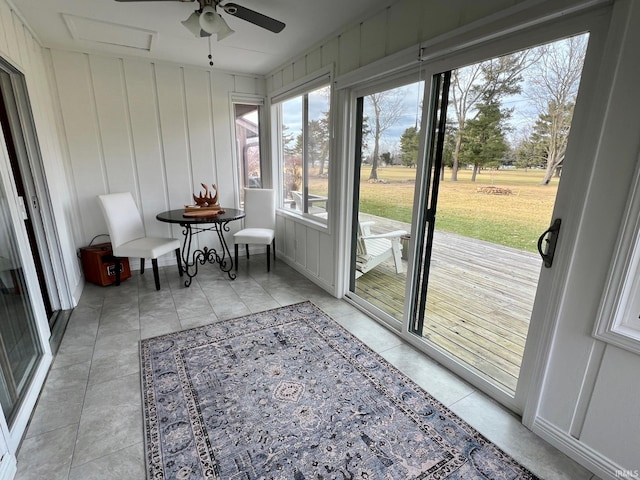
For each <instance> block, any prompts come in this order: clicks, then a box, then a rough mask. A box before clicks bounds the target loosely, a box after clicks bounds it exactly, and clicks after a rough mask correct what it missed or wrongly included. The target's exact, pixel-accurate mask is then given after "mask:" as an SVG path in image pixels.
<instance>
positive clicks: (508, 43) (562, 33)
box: [337, 5, 612, 425]
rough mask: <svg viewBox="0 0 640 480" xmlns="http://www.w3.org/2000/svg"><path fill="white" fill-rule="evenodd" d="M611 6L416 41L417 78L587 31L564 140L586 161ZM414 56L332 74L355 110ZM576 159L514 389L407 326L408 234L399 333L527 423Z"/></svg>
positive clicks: (537, 388)
mask: <svg viewBox="0 0 640 480" xmlns="http://www.w3.org/2000/svg"><path fill="white" fill-rule="evenodd" d="M611 10H612V9H611V6H610V5H604V6H602V5H601V6H594V7H592V8H590V9H587V10H585V11H581V12H570V13H567V14H566V15H550V16H549V17H546V18H540V19H539V21H532V22H530V23H523V25H522V26H521V27H513V26H509V25H508V24H506V23H505V24H504V25H503V26H504V31H502V32H495V31H492V32H484V34H483V33H478V36H477V37H475V38H471V39H470V38H468V37H469V34H468V32H464V33H463V34H461V38H460V39H458V41H457V40H456V38H455V37H453V36H452V37H451V41H450V43H448V44H447V43H446V42H445V44H444V45H443V44H438V43H435V44H433V45H430V46H427V47H422V46H416V47H415V52H420V60H422V78H423V79H424V80H425V88H426V87H427V86H428V85H430V83H431V82H430V81H429V79H431V78H432V77H433V76H434V75H437V74H440V73H442V72H446V71H450V70H453V69H456V68H460V67H464V66H466V65H470V64H473V63H476V62H479V61H483V60H486V59H488V58H493V57H498V56H501V55H504V54H507V53H510V52H513V51H517V50H523V49H526V48H531V47H534V46H536V45H540V44H543V43H547V42H551V41H554V40H558V39H561V38H566V37H569V36H573V35H577V34H581V33H586V32H589V33H590V38H589V45H588V49H587V54H586V58H585V63H584V68H583V74H582V81H581V85H580V93H579V95H578V100H577V104H576V110H575V114H574V120H573V123H572V133H573V135H572V138H574V140H573V141H570V144H569V147H568V149H567V156H568V157H572V158H581V157H582V158H589V159H590V160H589V162H592V161H593V160H592V159H591V157H593V156H592V155H589V154H588V153H589V151H590V150H591V151H593V150H594V149H595V148H596V146H595V144H596V142H597V138H590V137H589V136H588V135H585V131H587V130H588V126H589V123H588V122H589V117H590V116H591V115H592V113H593V112H597V113H598V112H600V110H601V109H602V108H603V103H602V102H600V103H598V104H595V105H588V104H587V102H586V101H584V99H585V98H588V97H592V98H593V97H597V95H596V92H597V88H596V86H597V84H598V78H599V72H598V65H599V62H600V59H601V58H602V54H603V46H604V42H605V39H606V33H607V26H608V23H609V18H610V15H611ZM417 57H418V55H414V60H410V58H411V56H410V55H409V54H408V53H407V52H404V53H403V59H404V60H397V63H399V62H401V61H404V62H405V64H404V66H402V67H398V66H397V65H396V67H395V70H394V73H392V74H390V76H389V77H384V74H381V73H378V74H377V75H376V79H375V80H374V81H370V82H367V81H364V80H363V81H362V82H360V83H359V82H358V81H357V80H356V78H355V75H354V74H351V75H349V76H347V77H345V78H343V79H340V78H339V79H337V85H338V86H339V87H340V86H342V87H343V88H345V89H347V90H348V91H349V92H350V101H351V104H350V105H349V106H348V107H346V108H347V109H348V110H349V111H352V112H353V110H355V108H354V102H355V99H357V98H358V97H359V96H362V95H366V93H367V92H371V91H379V90H382V89H383V86H384V85H386V84H389V83H390V82H393V80H394V79H396V82H397V79H398V78H399V77H400V76H401V75H400V74H399V73H398V72H399V71H402V72H403V74H402V75H415V76H416V77H417V72H418V70H419V68H420V66H418V65H417V64H418V63H419V62H418V58H417ZM392 63H393V62H390V63H389V65H392ZM378 68H380V67H378ZM414 72H416V73H414ZM363 73H368V74H371V71H367V69H365V71H364V72H363ZM396 85H397V83H396ZM430 96H431V92H430V91H428V92H426V93H425V96H424V99H425V100H424V103H425V104H426V103H427V102H428V101H429V100H428V99H430ZM596 103H597V102H596ZM599 109H600V110H599ZM423 110H424V109H423ZM425 118H426V115H425V112H424V111H423V122H422V127H421V131H422V132H426V131H427V128H428V127H427V126H426V125H425ZM351 125H352V127H351V129H350V137H349V138H351V139H353V136H354V131H355V115H354V114H353V113H352V114H351ZM582 137H584V138H587V139H588V141H582V142H577V141H576V140H575V139H576V138H582ZM351 142H352V143H353V140H351ZM424 143H425V141H424V135H422V136H421V141H420V149H419V152H420V154H421V155H425V145H424ZM578 143H581V144H578ZM351 146H353V145H351ZM354 152H355V149H354V148H350V149H349V156H348V160H347V162H346V163H347V164H348V168H347V169H346V172H345V173H346V174H347V175H348V177H347V178H353V173H354V172H353V164H354V161H353V160H354V159H353V155H354ZM423 158H424V157H423ZM424 163H425V162H420V163H419V165H418V172H417V178H416V195H415V198H414V212H413V219H412V225H417V224H418V223H417V222H420V221H421V219H422V217H421V215H422V213H421V210H423V209H424V208H425V202H426V201H425V200H424V199H423V198H422V196H423V194H422V192H423V191H425V188H426V185H425V182H426V181H427V178H426V176H425V175H426V172H424V171H423V170H421V168H426V166H425V165H424ZM576 164H577V162H573V164H571V162H569V164H568V165H567V166H566V167H565V168H564V169H563V176H564V177H568V178H565V179H564V180H565V181H564V182H563V183H562V185H561V188H560V189H559V192H558V196H557V198H556V204H555V207H554V212H553V218H557V217H562V218H563V235H562V239H561V241H560V242H559V243H558V248H557V250H556V255H557V257H556V261H555V262H554V267H553V268H552V269H543V271H542V272H541V274H540V277H539V284H538V291H537V294H536V300H535V304H534V309H533V313H532V316H531V323H530V328H529V334H528V337H527V343H526V347H525V354H524V358H523V362H522V367H521V371H520V382H519V384H518V389H517V391H516V395H515V397H512V396H510V395H508V394H507V393H505V392H504V391H502V390H500V389H499V388H497V387H495V386H493V385H491V384H489V383H488V382H486V381H484V380H483V379H481V378H480V377H478V376H477V375H476V373H475V372H473V371H472V370H471V369H470V368H468V367H466V366H464V365H463V364H460V363H457V362H452V359H451V357H450V355H448V354H447V353H446V352H444V351H441V350H439V349H437V348H434V347H432V346H429V345H427V344H426V343H425V342H424V341H423V340H422V339H421V338H419V337H416V336H415V335H414V334H413V333H411V331H410V328H409V320H410V319H409V316H408V315H409V313H408V312H410V311H411V308H410V306H411V304H412V303H413V302H414V296H413V291H412V284H413V282H414V281H415V280H414V276H415V275H414V272H415V271H416V265H415V262H416V259H415V257H416V256H415V255H414V251H415V248H416V245H415V244H416V242H415V240H414V239H413V235H412V240H411V242H410V252H409V267H408V272H407V289H406V298H405V314H404V319H403V322H402V326H401V333H400V334H401V336H402V337H403V338H404V339H405V340H406V341H407V342H408V343H410V344H412V345H414V346H415V347H417V348H419V349H420V350H423V351H425V352H426V353H427V354H428V355H429V356H432V357H433V358H434V359H435V360H436V361H438V362H440V363H445V364H446V365H447V368H449V369H450V370H452V371H453V372H454V373H456V374H458V375H460V376H461V377H462V378H464V379H465V380H467V381H468V382H469V383H471V384H472V385H473V386H475V387H476V388H478V389H479V390H481V391H483V392H485V393H487V394H488V395H489V396H491V397H492V398H494V399H495V400H497V401H498V402H500V403H502V404H503V405H505V406H506V407H508V408H509V409H511V410H513V411H514V412H516V413H518V414H523V416H524V423H525V424H526V425H531V424H532V422H533V421H534V418H535V409H536V405H537V403H538V397H539V394H540V392H541V389H542V384H543V382H544V374H545V369H546V365H547V362H548V355H549V352H550V346H551V342H552V340H553V331H554V328H555V324H556V322H557V321H558V319H557V312H558V310H559V305H560V302H561V301H562V294H563V292H564V290H565V288H566V280H567V272H568V268H569V265H570V261H571V256H572V251H573V250H574V248H575V244H576V240H577V235H578V227H579V220H580V215H581V211H582V206H583V204H584V198H585V195H586V190H587V185H588V182H589V178H590V173H591V170H592V168H593V164H592V163H589V164H581V165H576ZM350 188H351V189H350V190H349V191H347V192H346V195H345V196H344V197H343V201H344V203H345V204H346V205H352V204H353V203H352V202H353V190H352V189H353V188H354V187H353V184H352V186H351V187H350ZM347 220H348V222H350V223H347V225H349V226H350V225H352V223H351V222H352V221H353V218H352V215H349V216H348V217H347ZM347 231H348V232H347ZM347 233H348V235H349V236H347V238H346V243H345V244H346V245H347V246H348V245H350V242H351V241H352V238H351V229H348V228H347V229H345V232H344V234H345V235H347ZM346 253H348V252H345V254H346ZM345 270H348V269H345ZM343 274H344V275H345V278H347V277H346V276H347V275H348V274H349V272H347V271H345V272H343ZM348 287H349V281H348V280H347V281H346V287H345V291H344V292H343V295H344V296H345V297H346V298H348V299H349V300H350V301H352V302H353V303H355V304H356V305H358V306H359V307H360V308H362V309H366V310H367V311H368V313H370V314H371V315H372V316H373V317H374V318H376V319H377V320H379V321H381V322H382V323H384V324H386V325H387V326H390V327H392V328H394V329H397V325H394V323H393V322H390V321H389V319H388V318H387V316H386V315H385V314H384V312H380V311H377V309H375V308H374V309H368V308H367V306H366V304H365V303H363V302H361V301H359V299H357V298H355V297H354V296H353V295H352V294H351V293H350V292H349V291H348Z"/></svg>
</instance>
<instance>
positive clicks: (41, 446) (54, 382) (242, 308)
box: [16, 257, 597, 480]
mask: <svg viewBox="0 0 640 480" xmlns="http://www.w3.org/2000/svg"><path fill="white" fill-rule="evenodd" d="M260 260H261V259H260V258H256V257H253V258H252V259H251V263H250V264H249V265H248V266H247V262H243V261H242V262H241V263H242V265H241V268H240V271H239V272H238V278H237V279H236V280H235V281H229V280H228V279H227V278H226V276H223V275H222V274H221V273H220V272H219V270H217V269H213V268H212V267H209V268H205V269H203V270H202V271H201V272H200V274H199V275H198V277H196V279H195V280H194V282H193V284H192V285H191V287H190V288H185V287H184V286H182V283H181V282H180V281H179V278H178V276H177V275H176V272H175V268H166V269H162V271H161V286H162V290H160V291H156V290H155V289H154V286H153V276H152V275H151V272H148V273H147V274H145V275H144V276H142V277H141V276H140V275H139V273H138V272H134V274H133V276H132V278H130V279H128V280H126V281H125V282H123V283H122V285H121V286H120V287H115V286H111V287H98V286H95V285H90V284H88V285H87V286H86V288H85V290H84V292H83V294H82V298H81V299H80V303H79V305H78V307H77V308H76V309H75V310H74V312H73V314H72V316H71V319H70V321H69V325H68V327H67V331H66V332H65V335H64V338H63V340H62V343H61V346H60V350H59V352H58V354H57V356H56V358H55V359H54V362H53V365H52V367H51V371H50V373H49V377H48V379H47V381H46V384H45V386H44V389H43V391H42V394H41V397H40V399H39V402H38V405H37V407H36V409H35V412H34V415H33V418H32V420H31V423H30V425H29V428H28V431H27V434H26V436H25V439H24V441H23V443H22V446H21V448H20V451H19V453H18V474H17V476H16V480H45V479H46V480H98V479H100V480H123V479H127V480H130V479H131V480H136V479H141V480H143V479H144V478H145V466H144V455H143V427H142V414H141V410H142V405H141V394H140V378H139V359H138V341H139V340H140V338H146V337H152V336H156V335H161V334H164V333H169V332H172V331H176V330H181V329H186V328H190V327H194V326H199V325H203V324H207V323H210V322H216V321H218V320H223V319H227V318H232V317H237V316H240V315H245V314H249V313H252V312H258V311H261V310H266V309H270V308H276V307H279V306H282V305H287V304H291V303H295V302H299V301H304V300H311V301H313V302H314V303H315V304H316V305H318V306H319V307H320V308H322V309H323V310H324V311H326V312H327V313H328V314H330V315H331V316H332V317H333V318H334V319H335V320H337V321H338V322H339V323H341V324H342V325H343V326H344V327H346V328H347V329H349V330H350V331H351V332H352V333H353V334H354V335H356V336H358V337H359V338H361V339H362V340H363V341H364V342H366V343H367V344H368V345H369V346H370V347H371V348H373V349H374V350H376V351H377V352H379V353H380V354H381V355H383V356H384V357H385V358H386V359H387V360H389V361H390V362H391V363H393V364H394V365H396V366H397V367H398V368H399V369H400V370H402V371H403V372H404V373H406V374H407V375H408V376H410V377H411V378H412V379H413V380H414V381H416V382H417V383H418V384H420V385H421V386H422V387H423V388H425V389H426V390H427V391H429V392H430V393H431V394H432V395H433V396H435V397H436V398H437V399H438V400H440V401H441V402H442V403H444V404H445V405H447V406H449V407H450V408H451V409H452V410H453V411H454V412H455V413H457V414H458V415H459V416H461V417H462V418H463V419H465V420H466V421H467V422H469V423H470V424H471V425H473V426H474V427H475V428H476V429H478V430H479V431H480V432H482V433H483V434H484V435H485V436H487V437H488V438H489V439H490V440H492V441H494V442H495V443H496V444H498V445H499V446H500V447H501V448H503V449H504V450H506V451H507V452H508V453H509V454H511V455H512V456H514V457H515V458H516V459H517V460H518V461H520V462H521V463H522V464H523V465H525V466H526V467H528V468H529V469H531V470H532V471H533V472H535V473H536V474H537V475H539V476H540V477H541V478H543V479H547V480H552V479H566V480H594V479H596V478H597V477H595V476H594V475H592V474H591V473H590V472H588V471H587V470H586V469H584V468H583V467H581V466H580V465H578V464H576V463H575V462H573V461H572V460H571V459H569V458H568V457H566V456H565V455H564V454H562V453H560V452H558V451H557V450H555V449H554V448H553V447H551V446H550V445H548V444H547V443H545V442H544V441H542V440H540V439H539V438H538V437H536V436H535V435H533V434H532V433H531V432H530V431H528V430H527V429H526V428H524V427H523V426H522V425H521V424H520V422H519V421H518V419H517V418H516V417H514V416H513V415H512V414H510V413H509V412H507V411H505V410H504V409H503V408H501V407H500V406H499V405H497V404H496V403H495V402H493V401H492V400H490V399H488V398H487V397H486V396H485V395H483V394H482V393H480V392H478V391H476V390H475V389H474V388H472V387H471V386H470V385H469V384H467V383H466V382H464V381H462V380H461V379H459V378H458V377H456V376H455V375H453V374H452V373H450V372H449V371H447V370H446V369H444V368H442V367H441V366H439V365H438V364H437V363H435V362H433V361H432V360H430V359H429V358H427V357H426V356H424V355H423V354H421V353H419V352H418V351H417V350H415V349H414V348H412V347H411V346H409V345H407V344H406V343H404V342H403V341H402V340H401V339H400V338H399V337H398V336H396V335H395V334H393V333H391V332H389V331H388V330H387V329H386V328H384V327H382V326H380V325H379V324H378V323H376V322H375V321H373V320H371V319H370V318H368V317H367V316H366V315H365V314H363V313H362V312H360V311H359V310H357V309H355V308H354V307H352V306H351V305H350V304H349V303H347V302H345V301H342V300H338V299H336V298H334V297H332V296H331V295H329V294H327V293H326V292H325V291H324V290H322V289H320V288H319V287H317V286H316V285H314V284H313V283H312V282H310V281H308V280H307V279H305V278H304V277H302V276H301V275H299V274H298V273H297V272H295V271H294V270H293V269H291V268H290V267H288V266H287V265H285V264H284V263H283V262H277V263H276V264H275V266H272V271H271V273H269V274H267V272H266V265H265V264H264V263H261V261H260Z"/></svg>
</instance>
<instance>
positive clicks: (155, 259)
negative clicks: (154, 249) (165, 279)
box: [151, 258, 160, 290]
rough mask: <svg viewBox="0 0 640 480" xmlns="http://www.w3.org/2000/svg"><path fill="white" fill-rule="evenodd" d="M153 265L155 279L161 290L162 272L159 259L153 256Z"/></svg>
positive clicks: (157, 287)
mask: <svg viewBox="0 0 640 480" xmlns="http://www.w3.org/2000/svg"><path fill="white" fill-rule="evenodd" d="M151 265H152V266H153V280H154V281H155V282H156V290H160V274H159V273H158V259H157V258H152V259H151Z"/></svg>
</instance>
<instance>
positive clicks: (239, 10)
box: [222, 3, 285, 33]
mask: <svg viewBox="0 0 640 480" xmlns="http://www.w3.org/2000/svg"><path fill="white" fill-rule="evenodd" d="M222 8H223V9H224V11H225V12H227V13H228V14H229V15H233V16H234V17H238V18H241V19H242V20H246V21H247V22H251V23H253V24H254V25H258V26H259V27H262V28H266V29H267V30H270V31H272V32H273V33H280V32H281V31H282V29H283V28H284V27H285V24H284V23H282V22H280V21H278V20H276V19H274V18H271V17H267V16H266V15H263V14H261V13H258V12H256V11H255V10H251V9H249V8H246V7H243V6H242V5H237V4H235V3H227V4H226V5H224V6H222Z"/></svg>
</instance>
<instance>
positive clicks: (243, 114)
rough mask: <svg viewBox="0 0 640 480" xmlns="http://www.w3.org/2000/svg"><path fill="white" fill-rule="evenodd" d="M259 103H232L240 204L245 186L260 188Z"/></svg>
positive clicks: (242, 200)
mask: <svg viewBox="0 0 640 480" xmlns="http://www.w3.org/2000/svg"><path fill="white" fill-rule="evenodd" d="M260 109H261V107H260V106H259V105H250V104H245V103H234V114H235V122H236V123H235V127H236V158H237V159H238V162H237V163H238V179H239V181H238V184H239V187H240V188H239V189H238V191H239V195H240V205H243V204H244V189H245V188H262V161H261V157H260Z"/></svg>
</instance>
